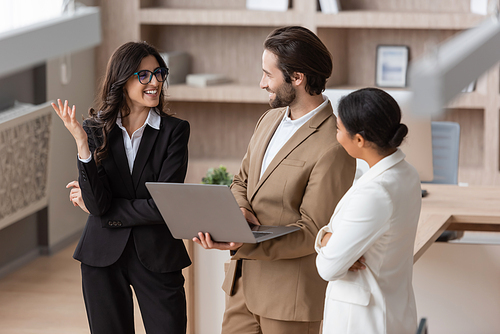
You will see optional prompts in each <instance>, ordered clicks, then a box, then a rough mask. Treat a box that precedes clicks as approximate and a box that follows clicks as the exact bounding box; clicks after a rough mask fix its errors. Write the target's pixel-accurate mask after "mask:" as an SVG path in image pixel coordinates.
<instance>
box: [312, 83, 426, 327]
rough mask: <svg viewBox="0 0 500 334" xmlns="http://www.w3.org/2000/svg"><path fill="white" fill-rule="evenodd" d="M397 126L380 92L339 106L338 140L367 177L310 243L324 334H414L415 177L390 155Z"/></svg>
mask: <svg viewBox="0 0 500 334" xmlns="http://www.w3.org/2000/svg"><path fill="white" fill-rule="evenodd" d="M400 121H401V111H400V108H399V106H398V104H397V103H396V101H395V100H394V99H393V98H392V97H391V96H390V95H389V94H387V93H386V92H384V91H382V90H380V89H376V88H365V89H361V90H358V91H355V92H353V93H351V94H349V95H348V96H346V97H344V98H342V99H341V100H340V102H339V106H338V118H337V128H338V130H337V140H338V141H339V143H340V144H342V146H343V147H344V148H345V149H346V151H347V153H349V154H350V155H351V156H352V157H354V158H359V159H363V160H365V161H366V162H367V163H368V165H369V166H370V169H369V170H368V171H367V172H366V173H365V174H363V175H362V176H361V177H360V178H359V179H358V181H356V182H355V184H354V185H353V186H352V187H351V188H350V189H349V190H348V192H347V193H346V194H345V195H344V197H343V198H342V199H341V200H340V202H339V203H338V205H337V207H336V208H335V212H334V213H333V216H332V217H331V219H330V223H329V224H328V225H327V226H325V227H323V228H322V229H321V230H320V231H319V233H318V235H317V237H316V243H315V248H316V251H317V253H318V256H317V258H316V266H317V268H318V272H319V274H320V275H321V277H322V278H323V279H324V280H326V281H329V284H328V288H327V291H326V298H325V311H324V318H323V333H324V334H332V333H361V334H369V333H373V334H383V333H387V334H405V333H415V331H416V329H417V314H416V306H415V299H414V295H413V287H412V271H413V244H414V241H415V234H416V230H417V223H418V218H419V215H420V206H421V201H422V199H421V187H420V180H419V177H418V173H417V171H416V170H415V168H413V167H412V166H411V165H410V164H409V163H407V162H406V161H405V160H404V158H405V155H404V153H403V152H402V151H401V150H400V149H398V148H397V147H398V146H399V145H400V144H401V142H402V141H403V139H404V137H405V136H406V134H407V133H408V128H407V127H406V125H404V124H401V123H400ZM358 259H360V260H361V261H362V262H363V264H360V263H359V261H358ZM356 263H357V264H356ZM353 265H354V267H353V268H354V270H352V269H351V270H349V268H350V267H351V266H353ZM355 268H359V269H363V270H355Z"/></svg>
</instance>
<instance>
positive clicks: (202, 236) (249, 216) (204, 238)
mask: <svg viewBox="0 0 500 334" xmlns="http://www.w3.org/2000/svg"><path fill="white" fill-rule="evenodd" d="M240 210H241V212H242V213H243V216H244V217H245V219H246V221H247V222H248V224H250V226H251V225H260V222H259V220H258V219H257V217H255V215H254V214H253V213H251V212H250V211H248V210H247V209H245V208H240ZM193 241H194V242H195V243H197V244H198V245H200V246H201V247H203V248H205V249H220V250H237V249H238V248H240V247H241V246H242V245H243V243H242V242H215V241H213V240H212V238H211V237H210V233H203V232H199V233H198V237H197V238H196V237H195V238H193Z"/></svg>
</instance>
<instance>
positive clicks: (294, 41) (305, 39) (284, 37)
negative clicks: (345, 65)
mask: <svg viewBox="0 0 500 334" xmlns="http://www.w3.org/2000/svg"><path fill="white" fill-rule="evenodd" d="M264 48H265V49H266V50H268V51H270V52H272V53H273V54H275V55H276V56H277V57H278V67H279V68H280V70H281V72H282V73H283V77H284V79H285V81H286V82H287V83H291V82H292V80H291V78H292V76H293V73H294V72H298V73H303V74H304V75H305V77H306V92H308V93H309V94H310V95H318V94H321V93H322V92H323V91H324V90H325V87H326V80H327V79H328V78H329V77H330V75H331V74H332V69H333V63H332V55H331V54H330V51H328V49H327V48H326V46H325V45H324V44H323V42H321V40H320V39H319V38H318V36H316V35H315V34H314V33H313V32H312V31H310V30H309V29H307V28H304V27H300V26H288V27H283V28H278V29H276V30H274V31H273V32H272V33H271V34H269V36H267V38H266V40H265V41H264Z"/></svg>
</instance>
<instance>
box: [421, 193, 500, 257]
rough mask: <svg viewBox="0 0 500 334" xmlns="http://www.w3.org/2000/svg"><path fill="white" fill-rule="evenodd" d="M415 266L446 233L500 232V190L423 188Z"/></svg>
mask: <svg viewBox="0 0 500 334" xmlns="http://www.w3.org/2000/svg"><path fill="white" fill-rule="evenodd" d="M422 188H423V189H426V190H427V191H428V193H429V194H428V195H427V196H426V197H424V198H423V199H422V211H421V212H420V220H419V222H418V228H417V236H416V239H415V248H414V251H413V254H414V255H413V262H414V263H415V262H417V260H418V259H419V258H420V257H421V256H422V254H424V252H425V251H426V250H427V249H428V248H429V247H430V246H431V245H432V244H433V243H434V241H436V239H437V238H438V237H439V236H440V235H441V233H442V232H443V231H444V230H456V231H490V232H500V187H478V186H472V187H459V186H455V185H442V184H423V185H422Z"/></svg>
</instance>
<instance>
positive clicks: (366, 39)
mask: <svg viewBox="0 0 500 334" xmlns="http://www.w3.org/2000/svg"><path fill="white" fill-rule="evenodd" d="M292 3H293V7H292V8H289V10H287V11H286V12H260V11H250V10H246V9H245V0H190V1H185V0H106V1H103V0H101V11H102V17H103V44H102V46H101V47H100V50H99V53H98V66H97V71H98V76H101V75H102V73H104V68H105V64H106V63H107V60H108V58H109V56H110V55H111V53H112V52H113V50H114V49H115V48H116V47H118V46H119V45H120V44H122V43H124V42H127V41H130V40H146V41H148V42H150V43H152V44H153V45H155V46H157V47H158V48H159V49H160V50H161V51H163V52H168V51H186V52H188V53H189V54H191V55H192V73H222V74H224V75H226V76H227V77H229V78H230V79H231V80H232V83H230V84H226V85H220V86H213V87H208V88H195V87H189V86H186V85H171V86H170V87H169V88H168V94H169V101H170V108H171V112H173V113H176V115H177V116H178V117H181V118H185V119H187V120H189V122H190V123H191V139H190V167H189V171H188V177H187V182H200V180H201V177H202V176H203V175H204V174H205V172H206V169H208V168H209V167H217V166H218V165H220V164H225V165H226V166H227V167H228V170H229V171H230V172H231V173H235V172H236V171H237V169H238V167H239V162H240V161H241V158H242V157H243V155H244V154H245V151H246V147H247V144H248V141H249V139H250V136H251V134H252V132H253V129H254V126H255V123H256V121H257V120H258V118H259V117H260V116H261V114H262V113H263V112H264V111H265V110H266V109H268V95H267V93H266V92H265V91H263V90H261V89H260V88H259V80H260V78H261V73H262V70H261V55H262V50H263V48H262V43H263V42H264V39H265V38H266V36H267V35H268V34H269V33H270V32H271V31H272V30H273V29H274V28H276V27H279V26H283V25H302V26H305V27H308V28H309V29H311V30H312V31H314V32H316V33H317V34H318V36H319V37H320V38H321V39H322V40H323V42H324V43H325V44H326V45H327V47H328V48H329V50H330V52H331V53H332V55H333V57H334V72H333V75H332V77H331V78H330V80H329V81H328V88H346V87H349V88H351V89H353V88H360V87H365V86H374V84H375V53H376V47H377V45H379V44H396V45H407V46H409V48H410V61H411V60H412V59H416V58H418V57H420V56H422V55H423V54H424V53H426V52H428V51H429V50H432V48H433V47H434V46H436V45H437V44H438V43H440V42H442V41H444V40H446V39H448V38H451V37H452V36H453V35H455V34H456V33H458V32H460V31H461V30H464V29H468V28H471V27H473V26H475V25H476V24H478V23H479V22H480V21H482V20H484V19H485V17H484V16H480V15H475V14H470V13H469V6H470V0H442V1H434V0H399V1H392V0H345V1H341V7H342V9H343V11H342V12H340V13H338V14H323V13H321V12H320V11H318V8H317V2H316V1H311V0H293V1H292ZM499 81H500V76H499V68H498V66H496V67H495V68H493V69H491V70H490V71H489V72H488V73H486V74H485V75H483V76H482V77H481V78H479V79H478V82H477V86H476V90H475V91H474V92H472V93H463V94H461V95H460V96H459V97H457V98H456V99H455V100H454V101H453V102H452V103H450V104H449V106H448V109H447V110H446V113H445V114H444V116H443V117H441V118H440V119H442V120H453V121H456V122H458V123H460V126H461V133H462V137H461V147H460V155H461V157H460V173H459V181H460V182H466V183H469V184H471V185H473V184H474V185H500V177H499V160H500V155H499V125H500V118H499V109H500V96H499V90H500V89H499V87H500V84H499Z"/></svg>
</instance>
